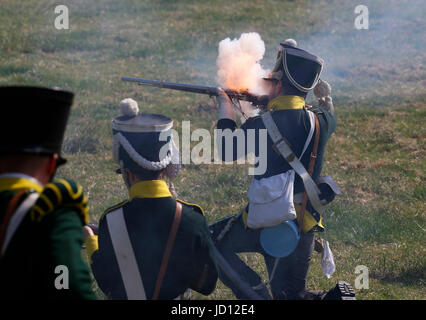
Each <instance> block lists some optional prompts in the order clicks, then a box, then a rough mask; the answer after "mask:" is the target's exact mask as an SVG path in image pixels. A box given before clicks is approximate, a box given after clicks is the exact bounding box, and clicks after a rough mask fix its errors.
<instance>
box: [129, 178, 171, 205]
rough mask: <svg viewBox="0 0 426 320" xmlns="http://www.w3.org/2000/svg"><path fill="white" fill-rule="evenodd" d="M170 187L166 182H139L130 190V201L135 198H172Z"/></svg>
mask: <svg viewBox="0 0 426 320" xmlns="http://www.w3.org/2000/svg"><path fill="white" fill-rule="evenodd" d="M171 196H172V194H171V193H170V190H169V186H168V185H167V183H166V181H164V180H146V181H139V182H137V183H135V184H134V185H132V186H131V187H130V190H129V197H130V200H133V199H134V198H167V197H171Z"/></svg>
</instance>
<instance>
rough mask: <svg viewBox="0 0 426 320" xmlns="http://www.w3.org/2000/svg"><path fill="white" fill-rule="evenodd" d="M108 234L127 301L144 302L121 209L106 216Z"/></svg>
mask: <svg viewBox="0 0 426 320" xmlns="http://www.w3.org/2000/svg"><path fill="white" fill-rule="evenodd" d="M106 221H107V225H108V230H109V234H110V237H111V242H112V246H113V248H114V253H115V257H116V259H117V262H118V267H119V269H120V274H121V279H122V280H123V285H124V289H125V290H126V295H127V299H128V300H146V294H145V288H144V286H143V282H142V277H141V274H140V271H139V267H138V263H137V261H136V257H135V252H134V250H133V246H132V243H131V242H130V238H129V233H128V232H127V226H126V221H125V220H124V214H123V208H119V209H117V210H115V211H112V212H110V213H108V214H107V215H106Z"/></svg>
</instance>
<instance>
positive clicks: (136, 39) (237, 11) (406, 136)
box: [0, 0, 426, 299]
mask: <svg viewBox="0 0 426 320" xmlns="http://www.w3.org/2000/svg"><path fill="white" fill-rule="evenodd" d="M59 4H65V5H67V7H68V8H69V27H70V28H69V30H57V29H55V25H54V23H55V18H56V17H57V16H58V14H55V11H54V10H55V7H56V6H57V5H59ZM358 4H359V3H358V2H357V1H349V0H344V1H338V0H329V1H325V0H311V1H308V0H301V1H296V0H295V1H278V0H265V1H255V0H253V1H238V0H236V1H232V2H230V1H222V0H219V1H204V0H199V1H166V0H162V1H136V0H134V1H131V0H121V1H113V0H103V1H94V0H75V1H62V2H59V1H45V0H39V1H23V0H22V1H18V0H0V85H6V84H33V85H45V86H58V87H62V88H65V89H69V90H72V91H74V92H75V93H76V98H75V103H74V106H73V110H72V115H71V119H70V122H69V126H68V128H67V132H66V137H65V143H64V147H63V152H64V154H65V156H66V158H68V159H69V163H68V164H67V166H65V167H64V168H63V169H61V170H60V171H59V173H58V175H59V176H62V177H68V178H72V179H74V180H76V181H78V182H80V183H81V184H82V185H83V186H84V189H85V191H86V192H87V193H88V194H89V201H90V206H91V218H92V221H93V222H97V221H98V218H99V216H100V214H101V213H102V212H103V211H104V210H105V209H106V208H107V207H109V206H111V205H113V204H114V203H117V202H118V201H121V200H122V199H124V198H126V196H127V195H126V190H125V188H124V186H123V184H122V181H121V178H120V177H119V176H117V175H116V174H115V169H116V165H115V164H114V163H113V161H112V152H111V147H112V134H111V128H110V123H111V120H112V119H113V118H114V117H116V116H118V115H119V108H118V103H119V101H120V100H121V99H123V98H127V97H131V98H133V99H136V100H137V101H138V102H139V107H140V109H141V110H142V111H146V112H158V113H163V114H166V115H168V116H170V117H172V118H173V119H175V128H176V129H177V130H178V131H179V130H180V127H181V122H182V121H184V120H191V130H194V129H196V128H206V129H208V130H210V131H211V132H213V128H214V126H215V123H216V121H217V107H216V106H215V103H214V101H213V100H211V99H209V98H208V97H205V96H200V95H194V94H185V93H180V92H172V91H166V90H163V91H161V90H159V89H151V88H142V87H138V86H137V85H133V84H130V83H123V82H122V81H121V80H120V77H122V76H139V77H144V78H151V79H162V80H169V81H176V82H184V83H196V84H205V85H215V84H216V81H215V77H216V72H217V67H216V65H215V61H216V57H217V50H218V43H219V41H221V40H222V39H224V38H227V37H231V38H238V37H239V36H240V34H241V33H243V32H258V33H259V34H260V35H261V37H262V39H263V40H264V41H265V45H266V53H265V57H264V59H263V61H262V65H263V66H264V67H267V68H272V66H273V63H274V59H275V56H276V50H277V46H278V43H279V41H282V40H284V39H286V38H289V37H292V38H295V39H296V40H297V41H298V43H299V45H300V46H301V47H302V48H306V49H308V50H311V51H312V52H314V53H317V54H318V55H320V56H321V57H322V58H324V60H325V61H326V66H325V70H324V75H323V78H324V79H325V80H327V81H329V82H330V83H331V85H332V87H333V92H332V93H333V99H334V105H335V108H336V112H337V114H338V127H337V130H336V132H335V134H334V136H333V137H332V138H331V140H330V142H329V145H328V149H327V153H326V158H325V164H324V170H323V174H329V175H332V176H333V177H334V178H335V180H336V181H337V182H338V184H339V186H340V187H341V189H342V191H343V195H342V196H340V197H339V198H338V199H336V201H335V202H334V203H333V204H332V205H331V206H330V208H329V209H328V211H327V213H326V214H325V215H324V222H325V225H326V232H325V233H324V234H321V236H322V237H324V238H326V239H327V240H328V241H329V242H330V246H331V249H332V250H333V253H334V258H335V263H336V267H337V269H336V272H335V273H334V274H333V276H332V277H331V279H327V278H326V277H325V276H324V275H323V274H322V272H321V263H320V262H321V261H320V258H321V257H320V256H319V255H318V254H315V253H314V257H313V262H312V264H311V269H310V274H309V281H308V286H309V288H311V289H328V288H331V287H332V286H334V284H335V283H336V281H337V280H338V279H344V280H346V281H348V282H350V283H352V284H354V282H355V278H356V277H357V274H356V273H355V268H356V266H357V265H365V266H367V267H368V269H369V276H370V278H369V288H368V289H362V290H357V298H358V299H426V283H425V281H426V252H425V250H426V249H425V243H426V241H425V240H426V235H425V232H426V215H425V211H426V210H425V197H426V188H425V166H426V161H425V142H426V132H425V125H424V121H425V119H426V102H425V101H426V90H425V84H426V83H425V79H426V63H425V60H426V53H425V46H426V41H425V38H424V30H425V29H426V28H425V27H426V25H425V21H424V17H423V16H422V12H424V11H425V9H426V6H425V3H424V2H423V1H417V0H412V1H408V0H401V1H396V0H388V1H386V0H376V1H372V0H369V1H363V4H365V5H367V6H368V8H369V22H370V28H369V29H368V30H357V29H355V27H354V20H355V17H356V14H355V13H354V8H355V6H356V5H358ZM308 102H313V97H312V95H311V94H310V95H309V96H308ZM249 183H250V177H249V176H248V175H247V170H246V167H245V166H242V165H237V164H235V165H221V166H220V165H194V164H190V165H187V166H185V168H184V170H183V171H182V173H181V175H180V176H179V178H178V179H177V181H176V183H175V185H176V188H177V191H178V194H179V196H180V197H181V198H183V199H186V200H188V201H191V202H196V203H199V204H200V205H201V206H202V207H203V208H204V210H205V212H206V215H207V219H208V221H209V222H212V221H215V220H217V219H219V218H221V217H224V216H226V215H228V214H230V213H234V212H237V211H238V210H239V209H240V208H241V207H243V206H244V205H245V204H246V202H247V190H248V186H249ZM245 258H246V259H247V261H249V262H250V263H251V264H252V265H254V266H255V268H256V270H258V271H259V272H261V273H262V274H263V275H264V276H265V270H264V268H263V266H262V260H261V259H260V258H259V256H257V255H246V256H245ZM193 297H194V298H196V299H206V298H207V299H233V296H232V294H231V292H230V290H229V289H227V288H226V287H224V286H223V285H222V284H221V283H219V284H218V287H217V289H216V290H215V292H214V293H213V294H211V295H210V296H208V297H204V296H201V295H198V294H195V295H193Z"/></svg>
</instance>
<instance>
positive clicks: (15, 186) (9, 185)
mask: <svg viewBox="0 0 426 320" xmlns="http://www.w3.org/2000/svg"><path fill="white" fill-rule="evenodd" d="M29 189H34V190H35V191H37V192H38V193H41V192H42V191H43V189H44V188H43V186H42V185H41V184H40V183H39V182H38V181H37V180H36V179H34V178H32V177H29V176H25V175H21V174H10V175H9V174H4V175H1V176H0V192H3V191H16V190H29Z"/></svg>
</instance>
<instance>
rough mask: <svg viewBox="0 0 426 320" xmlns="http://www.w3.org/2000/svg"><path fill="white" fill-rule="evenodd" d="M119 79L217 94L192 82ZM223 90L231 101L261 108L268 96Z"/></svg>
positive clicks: (212, 88)
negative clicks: (246, 102)
mask: <svg viewBox="0 0 426 320" xmlns="http://www.w3.org/2000/svg"><path fill="white" fill-rule="evenodd" d="M121 80H123V81H128V82H136V83H137V84H139V85H140V86H151V87H155V88H164V89H171V90H179V91H186V92H193V93H200V94H207V95H209V96H210V97H213V96H218V95H219V92H218V88H217V87H208V86H200V85H194V84H185V83H177V82H167V81H160V80H150V79H142V78H130V77H122V78H121ZM224 91H225V92H226V94H227V95H228V96H229V97H230V98H231V100H233V101H235V100H242V101H248V102H251V104H252V105H253V106H255V107H258V108H261V109H264V108H265V107H266V106H267V105H268V102H269V98H268V96H256V95H253V94H251V93H249V92H247V91H236V90H231V89H224Z"/></svg>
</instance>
